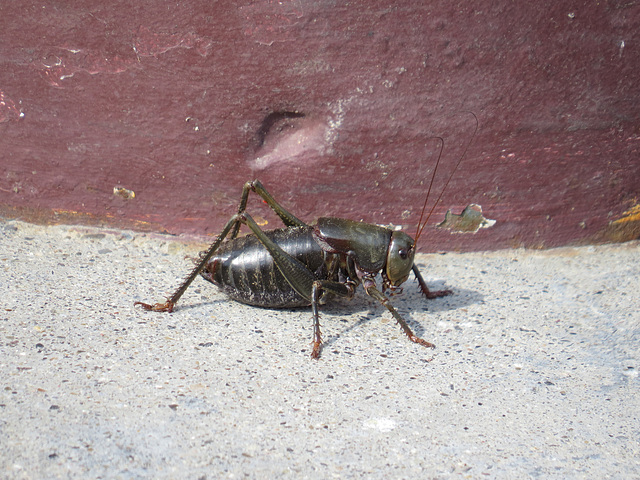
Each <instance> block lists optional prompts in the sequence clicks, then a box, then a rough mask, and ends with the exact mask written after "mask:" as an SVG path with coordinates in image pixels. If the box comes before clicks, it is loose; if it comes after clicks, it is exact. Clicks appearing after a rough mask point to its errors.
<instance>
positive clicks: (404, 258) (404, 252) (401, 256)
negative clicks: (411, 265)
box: [398, 248, 409, 260]
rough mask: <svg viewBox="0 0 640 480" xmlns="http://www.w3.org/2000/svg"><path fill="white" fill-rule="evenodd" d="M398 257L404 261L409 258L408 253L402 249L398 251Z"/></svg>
mask: <svg viewBox="0 0 640 480" xmlns="http://www.w3.org/2000/svg"><path fill="white" fill-rule="evenodd" d="M398 255H400V258H401V259H403V260H406V259H407V257H408V256H409V252H407V250H405V249H404V248H401V249H400V250H399V251H398Z"/></svg>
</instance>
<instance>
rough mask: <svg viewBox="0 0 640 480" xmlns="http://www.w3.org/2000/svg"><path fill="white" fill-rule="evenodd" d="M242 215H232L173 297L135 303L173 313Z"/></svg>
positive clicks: (149, 308) (157, 310) (239, 221)
mask: <svg viewBox="0 0 640 480" xmlns="http://www.w3.org/2000/svg"><path fill="white" fill-rule="evenodd" d="M241 217H242V216H241V215H234V216H233V217H231V219H230V220H229V221H228V222H227V224H226V225H225V226H224V228H223V229H222V232H221V233H220V235H218V238H217V239H216V241H215V242H213V243H212V244H211V246H210V247H209V249H208V250H207V251H206V252H205V253H204V255H202V256H201V257H200V261H199V262H198V264H197V265H196V266H195V267H194V268H193V270H191V273H190V274H189V276H187V278H185V280H184V281H183V282H182V284H181V285H180V287H178V289H177V290H176V291H175V293H174V294H173V295H171V297H169V298H168V299H167V301H166V302H164V303H155V304H153V305H149V304H148V303H142V302H135V303H134V305H140V306H141V307H142V308H144V309H145V310H150V311H153V312H169V313H171V312H172V311H173V307H174V306H175V305H176V302H177V301H178V300H179V299H180V297H182V295H183V294H184V292H185V291H186V290H187V288H189V285H191V282H193V280H194V279H195V278H196V277H197V276H198V274H199V273H200V271H201V270H202V269H203V268H204V266H205V265H206V264H207V262H208V261H209V259H210V258H211V256H212V255H213V254H214V253H215V252H216V250H218V248H220V245H221V244H222V242H223V241H224V239H225V238H226V236H227V235H228V234H229V232H230V231H231V230H232V229H235V228H236V227H239V225H240V223H241Z"/></svg>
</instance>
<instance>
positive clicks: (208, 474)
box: [0, 221, 640, 479]
mask: <svg viewBox="0 0 640 480" xmlns="http://www.w3.org/2000/svg"><path fill="white" fill-rule="evenodd" d="M178 240H179V239H176V238H175V237H160V236H148V235H144V234H139V233H132V232H128V231H107V230H98V229H87V228H80V227H63V226H56V227H40V226H33V225H29V224H25V223H20V222H16V221H6V222H4V223H0V258H1V260H2V268H1V269H0V292H1V297H0V298H1V299H2V300H1V308H0V335H1V342H0V387H1V388H0V477H2V478H20V479H21V478H25V479H48V478H123V479H129V478H190V479H205V478H206V479H217V478H296V479H303V478H374V479H395V478H398V479H399V478H407V479H415V478H438V479H447V478H504V479H507V478H508V479H513V478H545V479H548V478H553V479H555V478H557V479H560V478H562V479H565V478H569V479H571V478H589V479H591V478H599V479H604V478H640V398H639V396H638V394H639V393H640V388H639V387H640V385H639V379H638V371H639V370H640V314H638V311H639V310H640V299H639V295H638V292H639V291H640V243H637V242H634V243H627V244H622V245H610V246H600V247H581V248H561V249H556V250H549V251H524V250H507V251H499V252H492V253H475V254H451V253H448V254H446V255H430V256H420V257H419V258H418V264H419V265H420V267H421V269H422V271H423V272H424V275H425V277H426V279H427V281H428V283H429V284H430V285H431V286H432V287H434V288H442V287H446V288H451V289H452V290H453V291H454V295H452V296H450V297H447V298H442V299H437V300H431V301H427V300H425V299H423V298H421V296H420V295H419V293H418V290H417V285H416V283H415V282H413V281H411V282H408V283H407V285H406V288H405V293H404V294H403V295H401V296H397V297H394V298H393V299H392V302H393V303H394V305H396V306H397V308H398V309H399V311H400V313H401V314H403V315H405V316H406V317H407V318H408V319H409V322H410V324H411V326H412V327H413V328H414V329H415V331H416V333H417V334H419V335H421V336H423V337H424V338H425V339H426V340H429V341H432V342H433V343H435V344H436V345H437V348H436V349H435V350H431V349H425V348H423V347H421V346H419V345H415V344H412V343H410V342H409V341H408V340H407V338H406V337H405V336H404V334H403V333H402V332H401V330H400V329H399V327H398V326H397V325H395V323H394V322H393V321H392V320H391V317H390V315H389V314H388V313H387V312H386V310H385V309H384V308H383V307H381V306H380V305H378V304H376V303H374V302H373V301H372V300H370V299H369V298H367V297H365V296H364V294H362V293H361V294H360V295H359V296H358V297H357V298H356V299H354V300H353V301H351V302H345V301H341V302H337V303H334V304H332V305H330V306H326V307H325V308H323V313H324V314H323V317H322V324H323V332H324V335H325V337H324V338H325V341H326V343H325V346H324V350H323V356H322V358H321V359H320V360H319V361H313V360H311V359H310V358H309V353H310V342H311V320H310V312H309V309H298V310H280V311H278V310H264V309H259V308H252V307H248V306H244V305H240V304H238V303H234V302H231V301H228V300H227V299H226V297H225V296H224V295H223V294H221V293H220V292H218V291H217V290H216V289H215V287H213V286H211V285H210V284H208V283H206V282H205V281H204V280H201V279H197V280H196V281H195V282H194V284H193V286H192V287H191V288H190V289H189V290H188V291H187V293H186V294H185V296H184V297H183V299H182V301H181V302H180V303H179V307H180V308H177V310H176V311H175V312H174V313H172V314H161V313H149V312H144V311H142V310H140V309H139V308H134V306H133V302H134V301H136V300H141V301H146V302H155V301H160V300H163V298H164V297H165V296H166V295H167V294H168V293H171V291H172V289H174V288H175V287H176V286H177V285H178V283H179V282H180V280H181V279H182V278H183V276H184V275H186V273H187V272H188V270H189V269H190V268H191V263H190V261H189V260H185V259H184V257H185V255H194V254H195V252H196V251H197V249H195V248H194V247H193V246H188V245H184V244H183V243H180V242H179V241H178ZM360 291H361V290H360Z"/></svg>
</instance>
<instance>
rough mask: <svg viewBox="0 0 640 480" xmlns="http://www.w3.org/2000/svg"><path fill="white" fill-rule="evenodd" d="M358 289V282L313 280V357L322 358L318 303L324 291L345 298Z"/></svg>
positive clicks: (351, 295)
mask: <svg viewBox="0 0 640 480" xmlns="http://www.w3.org/2000/svg"><path fill="white" fill-rule="evenodd" d="M355 291H356V284H355V283H353V282H349V281H347V282H346V283H342V282H335V281H331V280H316V281H315V282H313V287H312V290H311V312H312V315H313V349H312V350H311V358H315V359H316V360H317V359H318V358H320V350H321V348H322V335H321V333H320V315H319V314H318V303H319V302H320V297H321V296H322V294H323V293H325V292H328V293H333V294H334V295H339V296H341V297H345V298H351V297H353V295H354V293H355Z"/></svg>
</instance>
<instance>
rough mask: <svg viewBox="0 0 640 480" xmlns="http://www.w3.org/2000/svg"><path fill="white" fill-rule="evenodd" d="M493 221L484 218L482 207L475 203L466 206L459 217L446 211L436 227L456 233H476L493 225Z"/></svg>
mask: <svg viewBox="0 0 640 480" xmlns="http://www.w3.org/2000/svg"><path fill="white" fill-rule="evenodd" d="M495 223H496V221H495V220H490V219H488V218H485V217H484V215H483V214H482V207H481V206H480V205H477V204H475V203H472V204H471V205H468V206H466V207H465V209H464V210H463V211H462V213H461V214H460V215H456V214H455V213H452V212H451V210H448V211H447V213H446V215H445V217H444V221H443V222H442V223H439V224H438V225H437V226H438V227H440V228H446V229H447V230H452V231H454V232H458V233H476V232H477V231H478V230H480V229H481V228H489V227H492V226H493V225H495Z"/></svg>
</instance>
